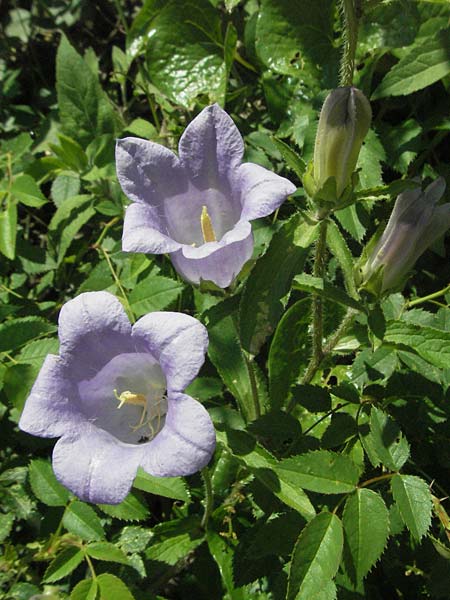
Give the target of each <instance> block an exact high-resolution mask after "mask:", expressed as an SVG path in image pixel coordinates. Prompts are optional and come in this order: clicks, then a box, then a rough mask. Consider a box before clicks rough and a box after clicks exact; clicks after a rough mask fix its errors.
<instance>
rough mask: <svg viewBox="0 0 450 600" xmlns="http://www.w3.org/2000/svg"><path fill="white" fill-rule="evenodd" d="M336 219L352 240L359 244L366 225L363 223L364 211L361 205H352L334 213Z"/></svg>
mask: <svg viewBox="0 0 450 600" xmlns="http://www.w3.org/2000/svg"><path fill="white" fill-rule="evenodd" d="M335 214H336V218H337V220H338V221H339V223H340V224H341V226H342V227H343V228H344V229H345V231H346V232H347V233H349V234H350V235H351V236H352V238H353V239H354V240H356V241H357V242H360V241H361V240H362V239H363V237H364V235H365V233H366V225H365V224H364V223H363V220H364V216H365V215H364V209H363V207H362V206H361V204H352V205H351V206H347V207H346V208H342V209H341V210H338V211H336V213H335Z"/></svg>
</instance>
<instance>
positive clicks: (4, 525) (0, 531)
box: [0, 512, 15, 544]
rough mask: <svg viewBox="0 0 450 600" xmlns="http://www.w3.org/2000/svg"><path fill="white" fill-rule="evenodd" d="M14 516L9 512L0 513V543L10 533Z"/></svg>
mask: <svg viewBox="0 0 450 600" xmlns="http://www.w3.org/2000/svg"><path fill="white" fill-rule="evenodd" d="M14 518H15V516H14V515H13V514H12V513H11V512H8V513H0V544H1V543H3V541H4V540H5V539H6V538H7V537H8V536H9V534H10V533H11V529H12V526H13V524H14Z"/></svg>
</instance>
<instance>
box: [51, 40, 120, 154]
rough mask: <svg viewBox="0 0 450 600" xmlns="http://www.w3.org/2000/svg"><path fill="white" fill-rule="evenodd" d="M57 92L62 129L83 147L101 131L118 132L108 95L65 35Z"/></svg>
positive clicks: (61, 47)
mask: <svg viewBox="0 0 450 600" xmlns="http://www.w3.org/2000/svg"><path fill="white" fill-rule="evenodd" d="M56 91H57V94H58V107H59V114H60V118H61V124H62V128H63V131H64V133H65V134H66V135H68V136H69V137H71V138H73V139H74V140H76V141H77V142H79V144H80V145H81V146H82V147H83V148H85V147H86V146H87V145H88V143H89V142H90V141H91V140H93V139H94V138H95V137H96V136H98V135H101V134H102V133H112V134H114V133H116V124H117V116H116V114H115V113H114V110H113V107H112V105H111V103H110V102H109V99H108V97H107V96H106V94H105V93H104V92H103V90H102V89H101V87H100V84H99V82H98V79H97V77H96V76H95V75H94V74H93V73H92V71H91V70H90V68H89V67H88V65H87V64H86V62H85V61H84V60H83V58H81V56H80V55H79V54H78V53H77V52H76V51H75V50H74V48H73V47H72V46H71V45H70V44H69V42H68V40H67V38H66V36H65V35H64V34H63V35H62V36H61V41H60V44H59V47H58V52H57V54H56Z"/></svg>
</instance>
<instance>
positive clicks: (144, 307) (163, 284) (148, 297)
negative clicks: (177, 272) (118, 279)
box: [128, 275, 184, 317]
mask: <svg viewBox="0 0 450 600" xmlns="http://www.w3.org/2000/svg"><path fill="white" fill-rule="evenodd" d="M183 288H184V285H183V284H182V283H180V282H179V281H176V280H174V279H170V278H169V277H162V276H161V275H150V276H149V277H147V279H144V280H143V281H140V282H139V283H138V284H137V285H136V286H134V287H133V289H132V290H131V292H130V294H129V296H128V300H129V302H130V304H131V308H132V309H133V312H134V314H135V315H136V317H141V316H142V315H145V314H147V313H148V312H152V311H154V310H163V309H164V308H166V307H167V306H169V304H172V302H175V300H176V299H177V298H178V296H179V295H180V294H181V292H182V291H183Z"/></svg>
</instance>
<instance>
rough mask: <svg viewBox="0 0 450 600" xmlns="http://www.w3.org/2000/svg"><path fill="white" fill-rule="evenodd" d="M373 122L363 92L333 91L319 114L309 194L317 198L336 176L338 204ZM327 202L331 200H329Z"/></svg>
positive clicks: (338, 89)
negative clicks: (327, 183)
mask: <svg viewBox="0 0 450 600" xmlns="http://www.w3.org/2000/svg"><path fill="white" fill-rule="evenodd" d="M371 119H372V109H371V108H370V103H369V101H368V100H367V98H366V97H365V96H364V94H363V93H362V92H361V90H358V89H357V88H355V87H352V86H346V87H340V88H336V89H334V90H332V91H331V92H330V93H329V94H328V96H327V98H326V100H325V102H324V103H323V106H322V110H321V112H320V118H319V125H318V127H317V134H316V142H315V146H314V166H313V175H312V178H310V179H311V181H309V179H308V175H307V176H306V181H305V183H306V186H307V187H308V188H312V189H308V193H309V194H310V195H312V196H314V195H315V193H316V192H318V191H319V190H320V189H321V188H323V186H324V185H325V184H326V182H327V180H329V179H330V177H334V180H335V185H336V188H335V190H334V192H333V193H334V194H335V196H336V197H335V198H331V197H330V198H329V200H330V202H336V201H337V200H338V199H339V198H340V196H341V195H342V194H343V192H344V190H345V189H346V188H347V186H349V185H350V183H351V180H352V175H353V171H354V170H355V167H356V162H357V160H358V156H359V151H360V150H361V145H362V143H363V141H364V138H365V137H366V135H367V132H368V131H369V127H370V121H371ZM327 199H328V198H327Z"/></svg>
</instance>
